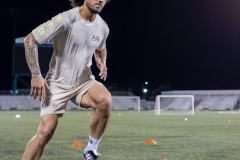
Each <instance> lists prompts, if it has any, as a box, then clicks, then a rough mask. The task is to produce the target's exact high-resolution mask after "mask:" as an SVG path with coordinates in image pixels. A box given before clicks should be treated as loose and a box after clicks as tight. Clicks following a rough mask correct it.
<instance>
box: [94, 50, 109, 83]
mask: <svg viewBox="0 0 240 160" xmlns="http://www.w3.org/2000/svg"><path fill="white" fill-rule="evenodd" d="M95 60H96V65H97V67H98V69H99V70H100V73H99V76H100V78H101V79H103V80H104V81H105V80H106V79H107V70H108V68H107V65H106V62H107V49H106V48H104V49H103V50H101V51H98V50H96V51H95Z"/></svg>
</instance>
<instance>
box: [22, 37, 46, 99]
mask: <svg viewBox="0 0 240 160" xmlns="http://www.w3.org/2000/svg"><path fill="white" fill-rule="evenodd" d="M24 46H25V55H26V61H27V64H28V66H29V69H30V71H31V73H32V80H31V91H30V95H31V96H33V97H34V99H36V97H38V98H39V100H40V101H41V100H44V99H45V98H46V94H45V87H48V85H47V83H46V82H45V80H44V78H43V77H42V75H41V71H40V66H39V61H38V42H37V41H36V39H35V38H34V36H33V34H32V33H30V34H28V35H27V37H26V38H25V40H24Z"/></svg>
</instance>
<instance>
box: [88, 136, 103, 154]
mask: <svg viewBox="0 0 240 160" xmlns="http://www.w3.org/2000/svg"><path fill="white" fill-rule="evenodd" d="M99 142H100V139H95V138H93V137H92V136H90V135H89V140H88V145H87V147H86V149H85V151H88V150H92V151H93V150H97V148H98V144H99Z"/></svg>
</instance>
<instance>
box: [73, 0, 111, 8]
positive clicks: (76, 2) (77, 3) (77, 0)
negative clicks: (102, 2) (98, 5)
mask: <svg viewBox="0 0 240 160" xmlns="http://www.w3.org/2000/svg"><path fill="white" fill-rule="evenodd" d="M109 1H110V0H108V2H109ZM69 2H70V3H71V6H72V7H79V6H81V5H83V3H84V0H69Z"/></svg>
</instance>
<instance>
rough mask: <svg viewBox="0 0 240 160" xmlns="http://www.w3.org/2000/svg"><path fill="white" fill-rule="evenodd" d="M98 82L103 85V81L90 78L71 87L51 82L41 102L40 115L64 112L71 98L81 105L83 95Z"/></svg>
mask: <svg viewBox="0 0 240 160" xmlns="http://www.w3.org/2000/svg"><path fill="white" fill-rule="evenodd" d="M96 84H99V85H102V83H100V82H98V81H96V80H94V79H90V80H89V81H87V82H85V83H83V84H82V85H80V86H78V87H76V88H71V89H66V88H64V87H61V86H59V85H56V84H55V83H50V84H49V87H50V89H47V90H46V99H45V100H44V101H43V102H42V104H41V113H40V117H42V116H45V115H48V114H64V113H65V112H66V107H67V103H68V101H69V100H71V101H72V102H73V103H75V104H77V105H79V106H80V102H81V99H82V96H83V95H84V94H85V93H86V92H87V91H88V90H89V88H91V87H92V86H93V85H96Z"/></svg>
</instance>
